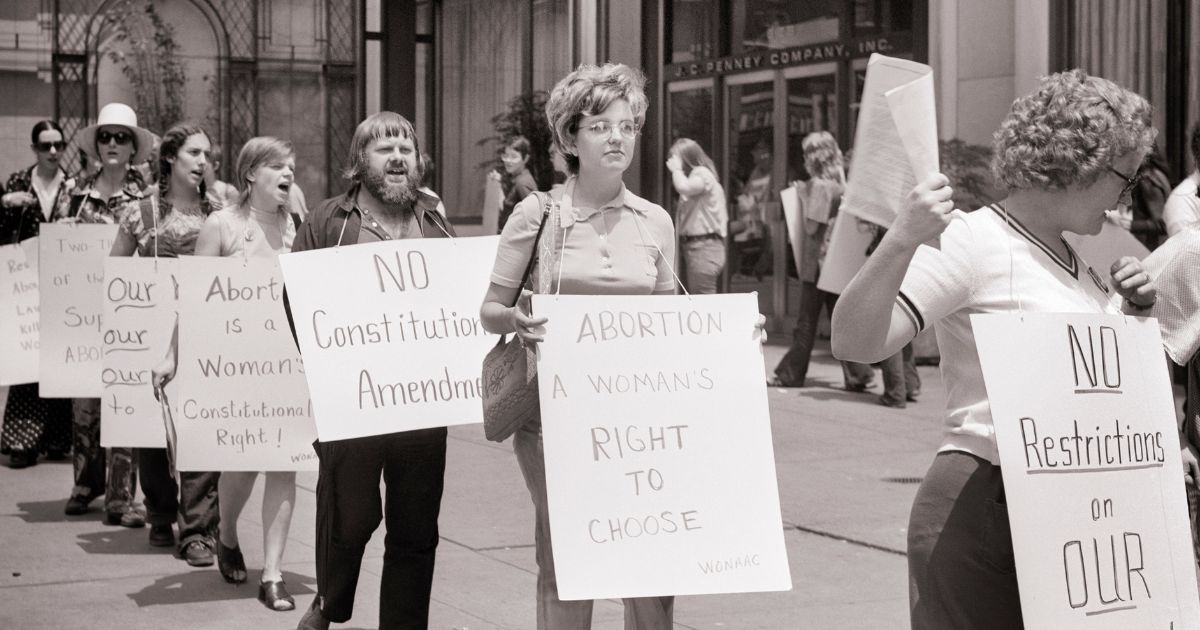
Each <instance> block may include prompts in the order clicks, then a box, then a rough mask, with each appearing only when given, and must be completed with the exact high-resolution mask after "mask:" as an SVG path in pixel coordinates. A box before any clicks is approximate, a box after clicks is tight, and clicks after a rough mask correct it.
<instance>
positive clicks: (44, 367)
mask: <svg viewBox="0 0 1200 630" xmlns="http://www.w3.org/2000/svg"><path fill="white" fill-rule="evenodd" d="M116 235H117V226H116V225H114V224H101V223H47V224H46V225H43V226H42V228H41V237H40V239H39V247H38V249H39V256H38V289H39V291H40V294H41V306H40V311H41V318H42V319H41V335H42V338H41V360H40V364H39V366H38V376H39V378H38V380H39V381H40V382H41V385H40V387H39V392H40V394H41V396H42V397H44V398H96V397H99V396H100V395H101V393H102V392H103V391H104V384H103V382H101V380H100V370H101V366H100V363H101V357H102V356H103V354H102V352H103V350H102V348H101V346H102V345H103V344H102V339H103V328H102V324H101V313H103V311H104V302H103V300H104V259H105V258H107V257H108V252H109V251H110V250H111V249H112V243H113V239H114V238H115V237H116Z"/></svg>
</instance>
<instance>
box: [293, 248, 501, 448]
mask: <svg viewBox="0 0 1200 630" xmlns="http://www.w3.org/2000/svg"><path fill="white" fill-rule="evenodd" d="M499 238H500V237H498V236H480V237H471V238H455V239H441V238H439V239H404V240H396V241H384V242H377V243H364V244H361V245H355V246H353V247H340V248H334V249H321V250H313V251H306V252H297V253H294V254H287V255H285V256H282V257H280V264H281V265H282V266H283V272H284V277H285V278H286V280H287V288H288V302H289V304H290V305H291V308H292V319H293V321H294V322H295V326H296V336H297V338H298V340H299V343H300V349H301V351H302V352H303V354H304V366H305V370H306V372H307V376H308V385H309V390H310V391H311V392H312V398H313V410H314V411H315V413H316V420H317V432H318V434H319V435H320V437H321V440H322V441H331V440H343V439H347V438H355V437H363V436H368V435H383V434H387V433H395V432H397V431H411V430H413V429H424V428H430V427H439V426H449V425H457V424H468V423H473V422H482V421H483V405H482V402H481V400H480V390H481V383H480V379H481V375H482V364H483V357H484V355H486V354H487V351H488V350H489V349H490V348H491V347H492V346H493V345H495V343H496V338H495V336H494V335H491V334H489V333H487V332H485V331H484V330H483V326H482V325H481V324H480V322H479V304H480V302H481V301H482V299H483V293H484V289H485V288H486V287H487V285H488V277H489V274H490V273H491V269H492V266H493V264H494V262H495V257H496V245H497V243H498V242H499Z"/></svg>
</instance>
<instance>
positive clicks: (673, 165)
mask: <svg viewBox="0 0 1200 630" xmlns="http://www.w3.org/2000/svg"><path fill="white" fill-rule="evenodd" d="M681 168H683V160H680V159H679V156H678V155H672V156H671V157H669V158H667V170H668V171H671V172H672V173H674V172H675V171H678V170H679V169H681Z"/></svg>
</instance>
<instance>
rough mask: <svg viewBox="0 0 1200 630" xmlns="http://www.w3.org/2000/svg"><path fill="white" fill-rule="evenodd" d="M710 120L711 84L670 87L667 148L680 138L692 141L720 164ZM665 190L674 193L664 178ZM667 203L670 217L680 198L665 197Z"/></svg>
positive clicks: (702, 82)
mask: <svg viewBox="0 0 1200 630" xmlns="http://www.w3.org/2000/svg"><path fill="white" fill-rule="evenodd" d="M712 117H713V84H712V81H711V80H703V81H699V82H692V81H688V82H686V83H681V84H676V85H673V86H671V93H670V94H669V95H668V103H667V138H666V141H667V146H668V147H669V146H670V145H671V144H674V142H675V141H676V140H678V139H680V138H691V139H692V140H695V141H696V143H697V144H699V145H700V148H702V149H704V152H705V153H707V154H708V155H709V157H711V158H712V159H713V160H716V161H719V156H718V155H717V153H716V143H715V142H714V141H713V133H712ZM667 180H668V182H667V186H666V188H665V190H667V191H670V192H672V193H673V191H674V188H672V184H671V183H670V181H669V180H670V177H667ZM667 199H668V200H669V202H670V208H668V210H670V211H671V214H672V216H674V214H675V204H677V203H678V201H679V196H678V195H675V194H670V195H668V196H667Z"/></svg>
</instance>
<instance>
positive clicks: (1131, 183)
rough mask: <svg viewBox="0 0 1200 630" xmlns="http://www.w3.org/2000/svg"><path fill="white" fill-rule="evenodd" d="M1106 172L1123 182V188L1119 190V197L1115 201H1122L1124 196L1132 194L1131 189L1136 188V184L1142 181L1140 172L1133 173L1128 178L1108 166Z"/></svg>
mask: <svg viewBox="0 0 1200 630" xmlns="http://www.w3.org/2000/svg"><path fill="white" fill-rule="evenodd" d="M1108 172H1110V173H1112V174H1113V175H1116V176H1117V177H1120V178H1121V179H1123V180H1125V187H1124V188H1122V189H1121V195H1120V196H1119V197H1117V199H1124V198H1125V196H1126V195H1129V194H1132V193H1133V189H1134V188H1137V185H1138V183H1139V182H1141V181H1142V172H1141V171H1140V170H1139V171H1138V172H1136V173H1134V174H1133V175H1132V176H1129V175H1126V174H1125V173H1122V172H1121V171H1118V170H1117V169H1115V168H1113V167H1111V166H1109V167H1108Z"/></svg>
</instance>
